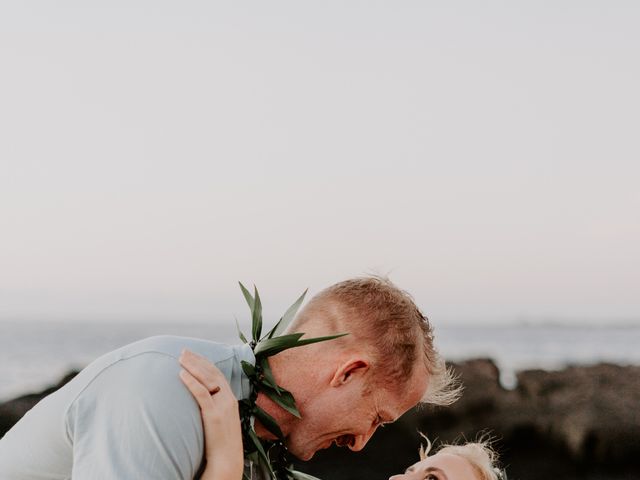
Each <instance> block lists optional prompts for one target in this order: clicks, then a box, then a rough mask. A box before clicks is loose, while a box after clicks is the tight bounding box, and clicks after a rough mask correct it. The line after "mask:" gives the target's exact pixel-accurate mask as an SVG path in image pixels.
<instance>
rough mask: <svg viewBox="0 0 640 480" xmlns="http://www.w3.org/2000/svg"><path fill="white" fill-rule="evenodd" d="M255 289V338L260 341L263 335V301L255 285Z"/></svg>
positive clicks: (253, 323) (253, 321)
mask: <svg viewBox="0 0 640 480" xmlns="http://www.w3.org/2000/svg"><path fill="white" fill-rule="evenodd" d="M253 291H254V292H255V297H254V298H255V300H254V304H253V312H252V314H253V318H252V321H251V323H252V325H253V340H254V341H255V342H258V341H259V340H260V335H262V303H261V302H260V295H259V294H258V289H257V288H256V287H255V285H254V287H253Z"/></svg>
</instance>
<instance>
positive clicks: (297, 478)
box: [287, 469, 320, 480]
mask: <svg viewBox="0 0 640 480" xmlns="http://www.w3.org/2000/svg"><path fill="white" fill-rule="evenodd" d="M287 471H288V472H289V475H291V477H292V478H293V479H294V480H320V479H319V478H317V477H314V476H313V475H309V474H308V473H304V472H299V471H297V470H289V469H287Z"/></svg>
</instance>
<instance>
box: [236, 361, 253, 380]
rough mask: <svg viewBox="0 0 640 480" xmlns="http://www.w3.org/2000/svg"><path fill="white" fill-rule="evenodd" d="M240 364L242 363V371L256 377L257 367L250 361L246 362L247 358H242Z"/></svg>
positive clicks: (248, 375) (250, 376)
mask: <svg viewBox="0 0 640 480" xmlns="http://www.w3.org/2000/svg"><path fill="white" fill-rule="evenodd" d="M240 364H241V365H242V371H243V372H244V373H245V375H246V376H247V377H249V378H254V377H255V376H256V367H254V366H253V365H251V364H250V363H249V362H246V361H245V360H242V361H241V362H240Z"/></svg>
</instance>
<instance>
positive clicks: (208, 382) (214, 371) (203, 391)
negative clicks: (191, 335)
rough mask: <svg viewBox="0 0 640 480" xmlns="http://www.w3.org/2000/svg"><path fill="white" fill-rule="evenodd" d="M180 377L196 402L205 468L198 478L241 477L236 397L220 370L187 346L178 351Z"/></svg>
mask: <svg viewBox="0 0 640 480" xmlns="http://www.w3.org/2000/svg"><path fill="white" fill-rule="evenodd" d="M180 365H182V367H183V368H184V370H182V371H180V378H181V379H182V382H183V383H184V384H185V385H186V386H187V388H188V389H189V391H190V392H191V394H192V395H193V397H194V398H195V399H196V401H197V402H198V405H199V406H200V412H201V414H202V424H203V426H204V441H205V458H206V460H207V466H206V469H205V471H204V473H203V475H202V477H201V478H202V480H241V479H242V471H243V469H244V454H243V450H242V430H241V428H240V413H239V411H238V400H237V399H236V397H235V396H234V395H233V392H232V391H231V387H230V386H229V383H228V382H227V379H226V378H225V376H224V375H223V374H222V372H221V371H220V370H219V369H218V367H216V366H215V365H214V364H213V363H211V362H210V361H209V360H207V359H206V358H204V357H202V356H200V355H197V354H195V353H193V352H191V351H189V350H184V351H183V352H182V355H180Z"/></svg>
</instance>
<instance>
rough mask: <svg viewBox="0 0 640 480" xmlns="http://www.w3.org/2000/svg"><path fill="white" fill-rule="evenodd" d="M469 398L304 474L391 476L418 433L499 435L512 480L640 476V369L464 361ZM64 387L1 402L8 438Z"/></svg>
mask: <svg viewBox="0 0 640 480" xmlns="http://www.w3.org/2000/svg"><path fill="white" fill-rule="evenodd" d="M454 368H455V369H456V370H457V371H458V373H459V375H460V377H461V380H462V382H463V384H464V385H465V392H464V395H463V397H462V399H461V400H460V401H458V402H457V403H456V404H455V405H453V406H451V407H448V408H430V407H427V408H422V409H414V410H411V411H410V412H408V413H407V414H406V415H405V416H403V417H402V418H401V419H400V420H399V421H398V422H396V423H395V424H392V425H389V426H386V427H385V428H383V429H380V431H379V432H378V433H376V435H375V436H374V437H373V439H372V440H371V442H370V443H369V444H368V445H367V447H366V448H365V449H364V450H363V451H362V452H360V453H352V452H348V451H345V450H344V449H337V448H332V449H329V450H327V451H323V452H320V453H318V455H316V457H315V458H314V459H313V460H312V461H311V462H307V463H306V464H304V465H300V468H301V469H302V470H303V471H306V472H308V473H310V474H313V475H316V476H319V477H320V478H323V479H326V480H356V479H358V480H360V479H362V478H372V479H381V480H386V479H387V478H388V477H389V476H390V475H391V474H393V473H398V472H400V471H402V470H404V468H406V467H407V466H408V465H410V464H411V463H413V462H415V461H416V460H417V449H418V445H419V443H420V437H419V434H418V430H419V431H422V432H424V433H426V434H428V435H429V436H430V437H431V438H436V437H437V439H438V440H439V441H443V442H451V441H455V440H456V439H460V438H467V439H475V438H476V437H477V435H478V434H479V433H481V432H488V433H489V434H491V435H492V436H493V437H494V439H495V447H496V448H497V450H498V451H499V452H500V454H501V458H502V460H503V463H504V465H505V466H506V467H507V472H508V473H509V480H529V479H534V478H535V479H536V480H537V479H539V477H540V476H541V475H545V476H549V477H551V478H554V479H566V480H573V479H576V480H577V479H583V480H584V479H593V480H596V479H597V480H605V479H606V480H623V479H624V480H627V479H637V478H640V474H639V473H638V472H639V470H640V413H639V412H638V408H639V407H640V367H638V366H619V365H612V364H598V365H593V366H575V367H568V368H565V369H564V370H560V371H543V370H527V371H522V372H519V373H518V374H517V382H518V384H517V387H516V388H515V389H514V390H507V389H505V388H503V387H502V386H501V385H500V382H499V373H500V372H499V371H498V368H497V367H496V366H495V364H494V363H493V362H492V361H491V360H488V359H476V360H469V361H467V362H463V363H460V364H456V365H454ZM75 373H76V372H70V373H69V374H68V375H66V376H65V377H64V378H63V379H62V380H61V381H60V382H59V383H58V384H57V385H54V386H52V387H51V388H48V389H46V390H44V391H42V392H39V393H34V394H29V395H25V396H22V397H18V398H15V399H13V400H10V401H7V402H5V403H3V404H0V436H2V435H4V433H5V432H6V431H7V430H8V429H9V428H11V426H12V425H13V424H14V423H15V422H16V421H18V420H19V419H20V417H21V416H22V415H24V413H25V412H26V411H27V410H29V409H30V408H31V407H32V406H33V405H35V404H36V403H37V402H38V401H39V400H40V399H41V398H43V397H44V396H46V395H48V394H49V393H51V392H53V391H55V390H56V389H57V388H60V387H61V386H62V385H64V384H65V383H66V382H68V381H69V380H70V379H71V378H73V376H74V375H75Z"/></svg>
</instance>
